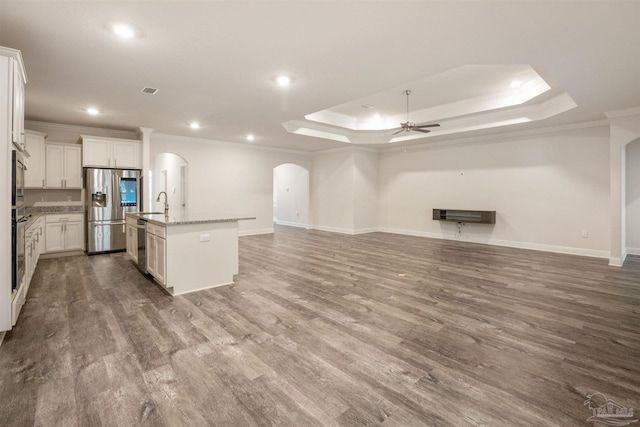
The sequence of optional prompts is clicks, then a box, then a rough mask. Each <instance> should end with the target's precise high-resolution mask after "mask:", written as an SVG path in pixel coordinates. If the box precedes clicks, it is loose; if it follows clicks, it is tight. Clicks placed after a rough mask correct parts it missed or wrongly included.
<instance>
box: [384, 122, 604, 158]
mask: <svg viewBox="0 0 640 427" xmlns="http://www.w3.org/2000/svg"><path fill="white" fill-rule="evenodd" d="M608 126H609V122H608V121H607V120H595V121H590V122H580V123H571V124H567V125H559V126H550V127H545V128H536V129H527V130H519V131H514V132H500V133H492V134H489V135H482V136H475V137H473V136H471V137H465V138H456V139H449V140H446V141H434V142H425V143H422V144H416V145H411V146H410V147H389V148H385V149H382V148H380V149H379V151H380V152H381V153H391V152H397V151H403V152H406V151H414V150H424V149H425V148H436V147H446V146H450V145H462V144H470V143H483V142H499V141H501V140H504V139H512V138H522V137H527V136H535V135H544V134H549V133H558V132H568V131H572V130H578V129H589V128H596V127H608Z"/></svg>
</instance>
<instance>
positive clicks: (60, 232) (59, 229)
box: [45, 213, 83, 252]
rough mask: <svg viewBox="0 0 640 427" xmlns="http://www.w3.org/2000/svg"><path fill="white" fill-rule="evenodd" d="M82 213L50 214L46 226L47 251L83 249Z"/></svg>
mask: <svg viewBox="0 0 640 427" xmlns="http://www.w3.org/2000/svg"><path fill="white" fill-rule="evenodd" d="M82 217H83V214H81V213H71V214H48V215H47V218H46V226H45V251H46V252H59V251H74V250H82V249H83V242H82V240H83V239H82V237H83V233H82Z"/></svg>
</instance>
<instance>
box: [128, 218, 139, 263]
mask: <svg viewBox="0 0 640 427" xmlns="http://www.w3.org/2000/svg"><path fill="white" fill-rule="evenodd" d="M127 254H128V255H129V256H130V257H131V259H132V260H133V262H134V263H135V264H137V263H138V221H137V220H136V219H135V218H127Z"/></svg>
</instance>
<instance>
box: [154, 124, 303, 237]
mask: <svg viewBox="0 0 640 427" xmlns="http://www.w3.org/2000/svg"><path fill="white" fill-rule="evenodd" d="M149 151H150V157H151V158H152V159H153V158H154V157H155V155H156V154H158V153H164V152H171V153H174V154H177V155H179V156H181V157H183V158H184V159H185V160H186V162H187V164H188V167H189V190H188V191H189V211H190V212H192V213H213V214H220V215H233V216H255V217H256V220H253V221H240V223H239V230H240V233H241V234H243V235H246V234H258V233H269V232H273V168H275V167H276V166H278V165H280V164H283V163H295V164H298V165H300V166H302V167H305V168H307V169H309V168H310V167H311V155H310V154H305V153H299V152H293V151H287V150H277V149H263V148H260V147H256V146H252V145H248V144H236V143H229V142H220V141H212V140H205V139H198V138H187V137H179V136H173V135H163V134H156V133H152V134H151V142H150V149H149Z"/></svg>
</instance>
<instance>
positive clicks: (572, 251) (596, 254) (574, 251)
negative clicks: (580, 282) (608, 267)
mask: <svg viewBox="0 0 640 427" xmlns="http://www.w3.org/2000/svg"><path fill="white" fill-rule="evenodd" d="M378 231H381V232H383V233H393V234H403V235H407V236H418V237H429V238H432V239H444V240H457V241H462V242H469V243H481V244H485V245H493V246H503V247H507V248H516V249H530V250H534V251H543V252H553V253H560V254H568V255H581V256H588V257H593V258H609V251H600V250H595V249H584V248H573V247H568V246H555V245H544V244H540V243H530V242H515V241H511V240H498V239H477V238H473V237H469V236H468V235H467V236H465V237H464V238H463V239H454V238H450V237H447V236H443V235H442V234H439V233H427V232H421V231H415V230H402V229H395V228H379V229H378Z"/></svg>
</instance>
